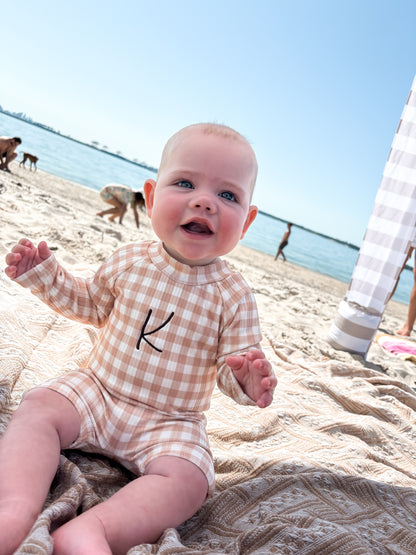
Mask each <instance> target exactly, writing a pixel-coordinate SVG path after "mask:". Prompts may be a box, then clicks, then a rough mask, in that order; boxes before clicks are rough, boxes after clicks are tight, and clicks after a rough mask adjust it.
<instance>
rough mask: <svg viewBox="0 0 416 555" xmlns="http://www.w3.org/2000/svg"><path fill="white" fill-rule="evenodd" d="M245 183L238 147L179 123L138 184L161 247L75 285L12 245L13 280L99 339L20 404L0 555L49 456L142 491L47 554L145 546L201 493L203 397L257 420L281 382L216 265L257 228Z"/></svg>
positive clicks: (82, 521)
mask: <svg viewBox="0 0 416 555" xmlns="http://www.w3.org/2000/svg"><path fill="white" fill-rule="evenodd" d="M256 175H257V161H256V157H255V154H254V152H253V150H252V148H251V146H250V145H249V143H248V142H247V141H246V140H245V139H244V138H243V137H242V136H241V135H240V134H239V133H237V132H236V131H234V130H232V129H230V128H229V127H226V126H222V125H217V124H196V125H191V126H188V127H185V128H184V129H182V130H180V131H179V132H178V133H176V134H175V135H173V137H171V138H170V139H169V141H168V143H167V144H166V146H165V148H164V151H163V154H162V160H161V163H160V168H159V173H158V176H157V181H156V182H155V181H154V180H152V179H148V180H147V181H146V182H145V184H144V194H145V199H146V209H147V213H148V215H149V217H150V218H151V221H152V226H153V229H154V231H155V233H156V235H157V236H158V238H159V239H160V241H146V242H144V243H141V244H134V245H128V246H124V247H121V248H120V249H119V250H117V251H116V252H115V253H114V254H113V256H112V257H110V259H109V260H108V261H107V262H106V263H104V264H103V265H102V266H101V267H100V268H99V269H98V271H97V273H96V274H95V275H94V276H93V277H92V278H90V279H87V280H84V279H82V278H79V277H74V276H72V275H71V274H70V273H68V272H67V271H66V270H65V269H64V268H62V267H61V266H60V265H59V264H58V262H57V260H56V259H55V257H54V256H53V255H52V253H51V251H50V250H49V248H48V246H47V244H46V243H45V242H43V241H42V242H41V243H39V245H38V247H35V246H34V245H33V244H32V243H31V242H30V241H29V240H28V239H22V240H21V241H20V242H19V243H18V244H17V245H16V246H15V247H14V248H13V249H12V251H11V252H10V253H9V254H8V255H7V256H6V263H7V267H6V270H5V272H6V274H7V275H8V277H9V278H11V279H14V280H16V281H17V282H18V283H20V284H21V285H22V286H24V287H28V288H30V289H31V290H32V292H33V293H35V294H36V295H37V296H38V297H40V298H41V299H42V300H43V301H44V302H45V303H47V304H48V305H49V306H50V307H52V308H53V309H54V310H56V311H57V312H59V313H60V314H62V315H64V316H67V317H68V318H72V319H75V320H78V321H80V322H84V323H88V324H93V325H95V326H97V327H102V328H103V330H102V333H101V335H100V339H99V340H98V342H97V343H96V345H95V346H94V348H93V349H92V352H91V354H90V357H89V359H88V361H87V364H86V366H85V367H84V368H80V369H79V370H77V371H73V372H70V373H67V374H66V375H64V376H62V377H60V378H58V379H55V380H51V381H49V382H47V383H46V384H43V385H42V386H40V387H37V388H35V389H33V390H31V391H29V392H28V393H26V394H25V396H24V398H23V400H22V403H21V405H20V407H19V408H18V409H17V410H16V412H15V414H14V416H13V418H12V420H11V422H10V425H9V427H8V429H7V431H6V433H5V435H4V437H3V438H2V440H1V443H0V554H1V555H4V554H10V553H13V551H14V550H15V549H17V547H18V546H19V544H20V543H21V542H22V541H23V539H24V538H25V536H26V535H27V534H28V533H29V531H30V528H31V526H32V525H33V523H34V521H35V519H36V518H37V515H38V514H39V512H40V511H41V510H42V506H43V504H44V501H45V498H46V496H47V493H48V490H49V487H50V484H51V481H52V479H53V477H54V475H55V473H56V470H57V466H58V461H59V454H60V450H61V449H66V448H77V449H82V450H84V451H89V452H92V453H100V454H104V455H106V456H109V457H111V458H113V459H115V460H117V461H119V462H120V463H121V464H123V465H124V466H125V467H126V468H128V469H130V470H131V471H132V472H133V473H135V474H136V475H137V476H138V477H137V478H136V479H135V480H133V481H132V482H130V483H129V484H128V485H126V486H125V487H123V488H121V489H120V490H119V491H118V492H117V493H116V494H114V495H113V496H112V497H110V498H109V499H107V500H106V501H104V502H103V503H100V504H98V505H96V506H95V507H93V508H91V509H89V510H88V511H86V512H84V513H82V514H80V515H79V516H77V517H76V518H75V519H73V520H71V521H69V522H67V523H65V524H63V525H62V526H61V527H59V528H58V529H57V530H55V531H54V533H53V538H54V553H55V554H58V555H59V554H61V553H67V554H71V555H72V554H74V553H94V555H100V554H104V553H106V554H111V553H115V554H118V553H120V554H121V553H126V552H127V551H128V550H129V549H130V548H131V547H132V546H134V545H137V544H141V543H152V542H155V541H156V540H157V539H158V538H159V536H160V535H161V534H162V532H163V531H164V530H165V529H166V528H168V527H176V526H178V525H179V524H181V523H182V522H183V521H185V520H186V519H188V518H189V517H191V516H192V515H193V514H194V513H195V512H196V511H197V510H198V509H199V508H200V507H201V505H202V504H203V502H204V500H205V499H206V497H207V495H211V494H212V492H213V489H214V483H215V477H214V467H213V460H212V455H211V452H210V450H209V444H208V438H207V433H206V428H205V424H206V420H205V417H204V411H206V410H207V409H208V408H209V404H210V398H211V394H212V391H213V388H214V386H215V383H217V384H218V386H219V387H220V389H221V390H222V391H223V392H224V393H226V394H227V395H229V396H231V397H232V398H233V399H235V400H236V401H237V402H238V403H241V404H253V405H255V404H257V405H258V407H260V408H263V407H267V406H268V405H270V403H271V402H272V399H273V391H274V388H275V387H276V383H277V380H276V378H275V376H274V374H273V372H272V368H271V365H270V363H269V362H268V361H267V360H266V358H265V356H264V354H263V352H262V351H261V349H260V346H259V342H260V340H261V334H260V329H259V322H258V315H257V309H256V304H255V300H254V297H253V294H252V293H251V291H250V289H249V287H248V286H247V284H246V283H245V281H244V280H243V278H242V277H241V275H240V274H238V273H237V272H234V271H232V270H230V268H229V267H228V266H227V264H226V262H224V261H222V260H221V259H220V258H219V257H220V256H221V255H224V254H226V253H228V252H230V251H231V250H232V249H233V248H234V247H235V246H236V244H237V243H238V241H239V240H240V239H241V238H242V237H243V236H244V234H245V233H246V231H247V229H248V228H249V226H250V224H251V223H252V222H253V220H254V218H255V217H256V214H257V208H256V207H255V206H252V205H251V204H250V202H251V197H252V193H253V188H254V184H255V181H256ZM10 530H13V531H14V534H13V538H11V537H10V536H11V535H10V534H9V531H10Z"/></svg>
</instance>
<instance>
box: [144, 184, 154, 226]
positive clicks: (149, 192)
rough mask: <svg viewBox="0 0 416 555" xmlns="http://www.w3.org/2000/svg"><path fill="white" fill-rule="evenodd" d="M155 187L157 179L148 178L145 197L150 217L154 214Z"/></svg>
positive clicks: (145, 185)
mask: <svg viewBox="0 0 416 555" xmlns="http://www.w3.org/2000/svg"><path fill="white" fill-rule="evenodd" d="M155 187H156V181H155V180H154V179H146V181H145V182H144V187H143V189H144V198H145V202H146V212H147V215H148V216H149V218H150V217H151V216H152V209H153V200H154V196H155Z"/></svg>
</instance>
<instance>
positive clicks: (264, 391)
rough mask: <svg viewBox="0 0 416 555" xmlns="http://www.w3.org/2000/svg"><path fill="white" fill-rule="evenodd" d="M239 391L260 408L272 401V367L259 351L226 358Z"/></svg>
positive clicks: (273, 378) (275, 381)
mask: <svg viewBox="0 0 416 555" xmlns="http://www.w3.org/2000/svg"><path fill="white" fill-rule="evenodd" d="M225 362H226V364H228V366H229V367H230V368H231V370H232V373H233V374H234V377H235V379H236V380H237V381H238V383H239V384H240V387H241V389H242V390H243V391H244V393H246V395H248V397H250V399H252V400H253V401H255V402H256V403H257V406H258V407H260V408H265V407H268V406H269V405H270V404H271V402H272V401H273V391H274V388H275V387H276V385H277V379H276V376H275V375H274V374H273V371H272V365H271V364H270V362H269V361H268V360H267V359H266V357H265V356H264V353H263V351H261V350H260V349H251V350H250V351H248V352H247V353H245V354H244V355H231V356H229V357H227V358H226V360H225Z"/></svg>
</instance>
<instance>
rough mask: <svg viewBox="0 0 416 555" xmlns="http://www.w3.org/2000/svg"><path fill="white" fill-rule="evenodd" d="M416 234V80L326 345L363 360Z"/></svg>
mask: <svg viewBox="0 0 416 555" xmlns="http://www.w3.org/2000/svg"><path fill="white" fill-rule="evenodd" d="M415 233H416V77H415V79H414V80H413V84H412V87H411V91H410V94H409V97H408V99H407V103H406V105H405V107H404V110H403V113H402V116H401V119H400V123H399V125H398V128H397V131H396V134H395V137H394V140H393V143H392V147H391V150H390V154H389V157H388V159H387V163H386V166H385V168H384V172H383V177H382V180H381V184H380V188H379V190H378V193H377V195H376V199H375V203H374V208H373V211H372V214H371V216H370V220H369V223H368V227H367V231H366V233H365V236H364V239H363V243H362V245H361V249H360V253H359V255H358V259H357V263H356V265H355V268H354V271H353V275H352V278H351V282H350V285H349V288H348V291H347V294H346V296H345V299H344V300H343V301H342V302H341V304H340V306H339V309H338V315H337V317H336V318H335V320H334V322H333V324H332V326H331V329H330V331H329V334H328V336H327V340H328V342H329V343H330V344H331V345H332V346H333V347H334V348H337V349H341V350H346V351H351V352H357V353H360V354H362V355H365V354H366V353H367V351H368V348H369V346H370V344H371V341H372V339H373V337H374V334H375V332H376V330H377V327H378V325H379V323H380V320H381V318H382V315H383V312H384V309H385V307H386V304H387V302H388V301H389V299H390V297H391V294H392V292H393V290H394V287H395V285H396V283H397V280H398V278H399V275H400V271H401V269H402V267H403V264H404V262H405V260H406V256H407V253H408V251H409V248H410V246H411V243H412V241H413V240H414V238H415Z"/></svg>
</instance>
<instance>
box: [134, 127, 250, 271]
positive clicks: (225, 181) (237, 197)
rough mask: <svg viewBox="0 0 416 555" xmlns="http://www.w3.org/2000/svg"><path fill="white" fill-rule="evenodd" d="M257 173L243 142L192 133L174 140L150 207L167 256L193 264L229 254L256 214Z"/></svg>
mask: <svg viewBox="0 0 416 555" xmlns="http://www.w3.org/2000/svg"><path fill="white" fill-rule="evenodd" d="M256 171H257V165H256V160H255V158H254V155H253V152H252V150H251V148H250V146H249V145H248V143H245V141H244V140H242V139H241V140H240V139H239V140H235V139H234V138H230V137H223V136H218V135H215V134H205V133H203V132H202V131H201V130H199V129H195V128H194V129H187V130H186V131H184V132H182V133H181V134H180V135H179V137H178V138H177V139H176V140H175V142H174V144H173V145H172V148H171V149H170V150H169V152H168V154H167V157H166V158H165V160H164V163H163V166H162V169H161V170H160V172H159V176H158V180H157V183H155V182H154V181H153V180H148V181H146V183H145V189H144V190H145V196H146V206H147V211H148V214H149V216H150V217H151V220H152V225H153V229H154V231H155V233H156V235H157V236H158V237H159V239H161V241H162V242H163V244H164V246H165V249H166V250H167V252H168V253H169V254H170V255H171V256H173V257H174V258H175V259H176V260H178V261H179V262H183V263H184V264H188V265H190V266H199V265H204V264H209V263H210V262H212V261H213V260H214V259H215V258H217V257H218V256H221V255H223V254H226V253H228V252H230V251H231V250H232V249H233V248H234V247H235V246H236V244H237V243H238V241H239V240H240V239H241V238H242V237H243V236H244V234H245V232H246V231H247V229H248V227H249V226H250V224H251V222H252V221H253V220H254V218H255V217H256V214H257V208H256V207H255V206H250V200H251V194H252V190H253V186H254V179H255V175H256Z"/></svg>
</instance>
